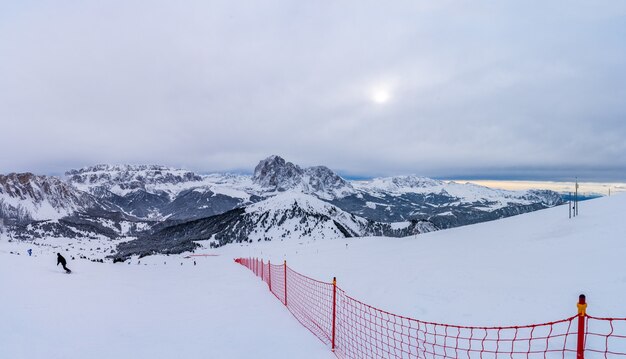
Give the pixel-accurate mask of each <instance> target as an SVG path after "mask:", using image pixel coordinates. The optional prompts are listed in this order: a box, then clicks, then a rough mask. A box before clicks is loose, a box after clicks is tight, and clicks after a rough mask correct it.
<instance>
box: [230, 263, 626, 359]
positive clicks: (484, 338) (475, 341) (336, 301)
mask: <svg viewBox="0 0 626 359" xmlns="http://www.w3.org/2000/svg"><path fill="white" fill-rule="evenodd" d="M235 261H236V262H237V263H240V264H242V265H243V266H245V267H247V268H249V269H251V270H252V271H253V272H254V273H255V274H256V275H257V276H259V277H261V279H262V280H263V281H265V282H266V283H267V284H268V286H269V288H270V290H271V292H272V293H273V294H274V295H275V296H276V297H277V298H278V299H279V300H280V301H281V302H282V303H283V304H285V305H286V306H287V309H288V310H289V311H290V312H291V313H292V314H293V316H294V317H295V318H296V319H297V320H298V321H299V322H300V323H301V324H302V325H303V326H304V327H306V328H307V329H308V330H310V331H311V332H312V333H313V334H314V335H315V336H317V337H318V338H319V339H320V340H321V341H322V342H323V343H325V344H327V345H330V346H331V347H333V348H334V353H335V354H336V355H337V356H338V357H341V358H576V357H577V343H578V322H579V318H582V317H579V316H578V315H575V316H573V317H570V318H566V319H563V320H559V321H555V322H549V323H543V324H533V325H525V326H510V327H469V326H468V327H466V326H457V325H448V324H440V323H430V322H424V321H420V320H416V319H412V318H407V317H403V316H400V315H396V314H392V313H389V312H386V311H384V310H380V309H378V308H375V307H372V306H370V305H367V304H365V303H363V302H361V301H359V300H356V299H354V298H352V297H350V296H348V295H347V294H346V293H345V292H344V291H343V290H342V289H340V288H339V287H336V286H335V285H333V283H326V282H321V281H318V280H315V279H312V278H309V277H307V276H304V275H302V274H300V273H298V272H295V271H293V270H292V269H291V268H289V267H287V265H286V264H282V265H270V264H269V263H265V262H263V261H262V260H258V259H253V258H239V259H236V260H235ZM285 283H286V285H285ZM334 291H336V292H335V293H334ZM583 320H584V321H585V324H586V325H585V328H586V330H585V335H584V354H585V356H587V357H588V358H592V357H594V358H595V357H598V358H611V357H626V318H596V317H593V316H589V315H587V316H585V317H584V319H583ZM333 321H334V322H335V324H334V325H333ZM333 326H334V328H333ZM581 338H582V336H581Z"/></svg>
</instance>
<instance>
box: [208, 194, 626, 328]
mask: <svg viewBox="0 0 626 359" xmlns="http://www.w3.org/2000/svg"><path fill="white" fill-rule="evenodd" d="M624 213H626V195H616V196H612V197H604V198H599V199H594V200H589V201H585V202H582V203H581V204H580V212H579V216H578V217H575V218H572V219H569V218H568V211H567V208H566V207H556V208H551V209H546V210H543V211H537V212H533V213H527V214H522V215H519V216H514V217H510V218H506V219H502V220H498V221H492V222H486V223H479V224H474V225H469V226H463V227H459V228H453V229H449V230H445V231H437V232H432V233H425V234H421V235H419V236H410V237H405V238H384V237H378V238H375V237H369V238H350V239H346V240H342V241H340V242H338V241H309V240H300V241H294V242H284V243H270V242H267V243H259V244H257V245H255V246H249V247H240V246H236V245H229V246H225V247H222V248H219V249H217V252H218V253H221V255H225V256H230V257H249V256H252V257H263V258H265V259H271V261H272V263H274V262H281V261H282V260H284V259H286V260H287V261H288V263H290V265H291V267H292V268H293V269H295V270H297V271H299V272H301V273H303V274H306V275H307V276H311V277H313V278H316V279H320V280H325V281H330V280H331V279H332V278H333V277H335V276H336V277H337V279H338V283H339V285H340V286H341V287H342V288H343V289H344V290H346V291H347V292H348V294H349V295H351V296H353V297H355V298H357V299H359V300H362V301H364V302H365V303H367V304H371V305H374V306H376V307H378V308H382V309H385V310H389V311H391V312H393V313H397V314H401V315H407V316H410V317H413V318H418V319H422V320H427V321H434V322H440V323H451V324H454V323H456V324H462V325H515V324H530V323H540V322H546V321H551V320H556V319H562V318H566V317H569V316H571V315H574V314H575V313H576V301H577V299H578V295H579V294H581V293H584V294H586V295H587V300H588V303H589V313H590V314H592V315H596V316H613V317H626V304H625V303H626V302H624V300H623V299H624V298H625V297H626V275H625V274H624V268H623V267H624V258H626V240H625V237H624V234H625V233H626V221H624ZM346 243H348V246H347V247H346Z"/></svg>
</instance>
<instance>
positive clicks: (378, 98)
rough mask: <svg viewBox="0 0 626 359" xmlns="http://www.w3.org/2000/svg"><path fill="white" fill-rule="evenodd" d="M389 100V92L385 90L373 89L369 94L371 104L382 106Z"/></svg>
mask: <svg viewBox="0 0 626 359" xmlns="http://www.w3.org/2000/svg"><path fill="white" fill-rule="evenodd" d="M390 99H391V92H390V91H389V90H388V89H386V88H374V89H373V90H372V91H371V94H370V100H372V102H374V103H376V104H379V105H382V104H385V103H387V102H389V100H390Z"/></svg>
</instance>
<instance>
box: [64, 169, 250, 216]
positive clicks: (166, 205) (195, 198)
mask: <svg viewBox="0 0 626 359" xmlns="http://www.w3.org/2000/svg"><path fill="white" fill-rule="evenodd" d="M66 176H67V178H68V182H69V183H71V184H72V185H73V186H75V187H76V188H78V189H81V190H83V191H85V192H89V193H91V194H93V195H94V196H96V197H98V198H99V199H101V200H102V201H105V202H107V203H110V204H111V205H113V206H116V207H117V208H118V210H119V211H121V212H123V213H126V214H128V215H132V216H135V217H139V218H144V219H149V220H163V219H166V218H171V219H186V220H189V219H195V218H202V217H207V216H212V215H215V214H220V213H224V212H226V211H228V210H231V209H233V208H235V207H237V206H240V205H242V204H245V203H248V202H250V201H251V196H252V194H251V193H252V192H254V191H252V190H250V187H252V183H251V180H250V178H249V177H244V176H238V175H228V174H227V175H219V174H214V175H208V176H201V175H198V174H196V173H194V172H190V171H186V170H181V169H175V168H169V167H165V166H158V165H136V166H135V165H119V166H110V165H98V166H93V167H85V168H82V169H78V170H70V171H68V172H66ZM242 189H243V190H242Z"/></svg>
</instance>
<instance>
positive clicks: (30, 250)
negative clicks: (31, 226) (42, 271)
mask: <svg viewBox="0 0 626 359" xmlns="http://www.w3.org/2000/svg"><path fill="white" fill-rule="evenodd" d="M26 252H28V256H29V257H30V256H32V255H33V250H32V249H30V248H29V249H28V250H27V251H26Z"/></svg>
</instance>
